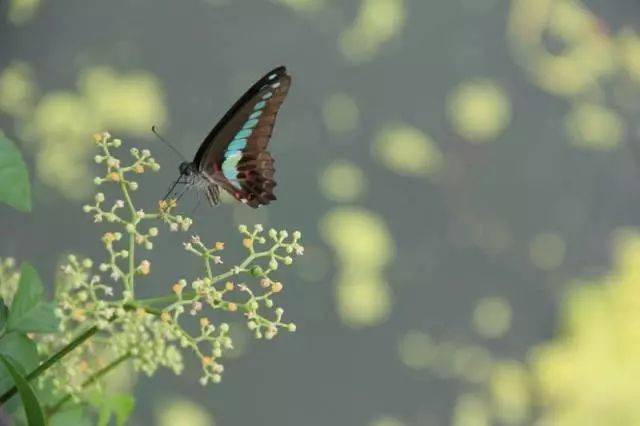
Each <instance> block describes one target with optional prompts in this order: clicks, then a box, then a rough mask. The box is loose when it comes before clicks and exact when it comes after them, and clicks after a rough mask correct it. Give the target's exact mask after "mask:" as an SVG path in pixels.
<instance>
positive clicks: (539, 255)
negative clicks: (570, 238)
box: [529, 233, 566, 271]
mask: <svg viewBox="0 0 640 426" xmlns="http://www.w3.org/2000/svg"><path fill="white" fill-rule="evenodd" d="M565 251H566V245H565V242H564V240H563V239H562V237H561V236H560V235H558V234H554V233H541V234H538V235H536V236H535V237H534V238H533V239H532V240H531V243H530V244H529V259H530V260H531V263H532V264H533V265H534V266H535V267H536V268H539V269H542V270H543V271H552V270H554V269H557V268H558V267H560V266H561V265H562V262H563V261H564V255H565Z"/></svg>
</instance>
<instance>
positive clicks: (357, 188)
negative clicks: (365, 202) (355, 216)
mask: <svg viewBox="0 0 640 426" xmlns="http://www.w3.org/2000/svg"><path fill="white" fill-rule="evenodd" d="M366 184H367V181H366V177H365V176H364V173H363V172H362V170H361V169H360V168H359V167H358V166H356V165H355V164H354V163H352V162H351V161H348V160H336V161H334V162H332V163H331V164H329V165H328V166H327V167H326V168H325V169H324V170H323V171H322V174H321V175H320V191H321V192H322V194H323V195H324V196H325V197H327V198H328V199H329V200H332V201H355V200H356V199H358V198H359V197H360V196H361V195H362V193H363V192H364V189H365V187H366Z"/></svg>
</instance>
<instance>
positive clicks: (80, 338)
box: [0, 304, 161, 406]
mask: <svg viewBox="0 0 640 426" xmlns="http://www.w3.org/2000/svg"><path fill="white" fill-rule="evenodd" d="M140 307H142V308H144V310H145V311H147V312H148V313H150V314H152V315H160V313H161V311H159V310H158V309H154V308H151V307H149V308H146V307H143V306H139V305H134V304H127V305H124V309H125V310H127V311H131V310H134V309H138V308H140ZM116 318H117V317H116V316H115V315H114V316H113V317H111V319H110V320H109V321H114V320H115V319H116ZM98 331H99V330H98V327H96V326H95V325H94V326H93V327H90V328H88V329H87V330H85V331H84V332H83V333H82V334H80V335H79V336H78V337H76V338H75V339H73V340H72V341H71V342H69V344H67V345H66V346H65V347H63V348H62V349H60V350H59V351H58V352H56V353H55V354H53V355H51V356H50V357H49V358H47V359H46V360H45V361H44V362H43V363H42V364H40V365H39V366H38V367H37V368H36V369H35V370H33V371H32V372H31V373H29V374H28V375H27V376H26V379H27V381H28V382H30V381H31V380H33V379H35V378H36V377H38V376H39V375H40V374H42V373H44V372H45V371H46V370H48V369H49V367H51V366H52V365H54V364H55V363H57V362H58V361H60V360H61V359H62V358H63V357H64V356H65V355H67V354H68V353H69V352H71V351H72V350H74V349H75V348H77V347H78V346H80V345H81V344H82V343H83V342H84V341H85V340H87V339H89V338H90V337H91V336H93V335H94V334H96V333H97V332H98ZM17 391H18V389H17V388H16V386H15V385H14V386H13V387H11V388H10V389H9V390H7V391H6V392H4V393H3V394H2V395H0V406H2V404H4V403H5V402H7V401H8V400H9V398H11V397H12V396H14V395H15V394H16V393H17Z"/></svg>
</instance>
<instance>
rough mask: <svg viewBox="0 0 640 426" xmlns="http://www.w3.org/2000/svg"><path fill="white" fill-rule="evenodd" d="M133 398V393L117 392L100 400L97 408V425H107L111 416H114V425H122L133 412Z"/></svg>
mask: <svg viewBox="0 0 640 426" xmlns="http://www.w3.org/2000/svg"><path fill="white" fill-rule="evenodd" d="M134 406H135V399H134V398H133V395H129V394H126V393H119V394H115V395H111V396H109V397H108V398H106V399H103V400H101V401H100V404H99V405H98V407H97V408H99V410H100V414H99V415H98V426H107V425H108V424H109V421H110V420H111V416H113V415H115V416H116V425H117V426H124V425H125V424H126V422H127V419H128V418H129V416H130V415H131V413H132V412H133V407H134Z"/></svg>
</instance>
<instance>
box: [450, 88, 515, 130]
mask: <svg viewBox="0 0 640 426" xmlns="http://www.w3.org/2000/svg"><path fill="white" fill-rule="evenodd" d="M448 112H449V119H450V120H451V123H452V125H453V127H454V129H455V130H456V132H457V133H458V134H459V135H460V136H462V137H463V138H464V139H465V140H467V141H469V142H486V141H489V140H492V139H495V138H496V137H498V136H499V135H500V134H501V133H502V132H503V131H504V130H505V129H506V128H507V126H508V125H509V122H510V120H511V102H510V100H509V98H508V96H507V94H506V93H505V92H504V90H503V89H502V88H500V87H499V86H498V85H497V84H495V83H494V82H492V81H490V80H477V81H470V82H465V83H462V84H460V85H459V86H458V87H456V88H455V89H454V91H453V92H452V93H451V94H450V95H449V99H448Z"/></svg>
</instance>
